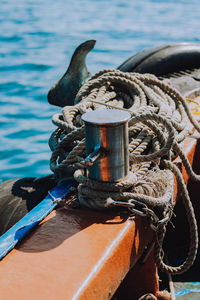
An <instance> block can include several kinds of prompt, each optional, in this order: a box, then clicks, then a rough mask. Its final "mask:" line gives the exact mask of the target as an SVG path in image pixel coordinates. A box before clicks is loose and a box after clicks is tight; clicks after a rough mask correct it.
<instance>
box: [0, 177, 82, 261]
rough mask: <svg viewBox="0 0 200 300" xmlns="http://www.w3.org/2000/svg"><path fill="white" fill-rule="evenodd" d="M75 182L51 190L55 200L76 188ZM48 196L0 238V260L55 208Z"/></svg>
mask: <svg viewBox="0 0 200 300" xmlns="http://www.w3.org/2000/svg"><path fill="white" fill-rule="evenodd" d="M76 185H77V183H76V182H75V181H68V182H65V183H62V184H60V185H58V186H56V187H54V188H53V189H52V190H51V194H52V195H53V196H54V197H55V198H63V197H65V196H67V195H68V194H69V189H70V187H72V186H76ZM56 205H57V204H56V203H55V202H54V201H53V199H52V198H51V196H50V195H47V196H46V197H45V198H44V200H42V201H41V202H40V203H39V204H38V205H37V206H36V207H34V208H33V209H32V210H31V211H30V212H28V213H27V214H26V215H25V216H24V217H23V218H22V219H21V220H19V221H18V222H17V223H16V224H15V225H14V226H13V227H11V228H10V229H9V230H8V231H7V232H5V233H4V234H3V235H2V236H1V237H0V259H2V258H3V257H4V256H5V255H6V254H7V253H8V252H9V251H10V250H12V249H13V248H14V247H15V245H16V244H17V243H18V242H19V241H20V240H22V239H23V238H24V237H25V236H26V235H27V234H28V233H29V232H30V231H31V230H32V229H33V228H34V227H35V226H36V225H37V224H38V223H39V222H41V221H42V220H43V219H44V218H45V217H46V216H47V215H48V214H49V213H50V212H51V211H52V210H53V209H54V208H55V206H56Z"/></svg>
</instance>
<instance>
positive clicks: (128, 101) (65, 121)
mask: <svg viewBox="0 0 200 300" xmlns="http://www.w3.org/2000/svg"><path fill="white" fill-rule="evenodd" d="M75 103H76V105H75V106H69V107H64V108H63V110H62V114H57V115H55V116H54V117H53V123H54V124H55V125H56V126H58V128H59V129H57V130H56V131H55V132H54V133H53V134H52V136H51V137H50V140H49V144H50V148H51V150H52V156H51V160H50V168H51V170H52V171H53V172H55V174H56V175H57V176H58V178H61V177H63V176H66V177H68V176H72V175H73V176H74V178H75V180H76V181H77V182H78V183H79V186H78V198H79V202H80V203H81V204H83V205H85V206H87V207H90V208H95V209H96V208H98V209H102V208H103V209H104V208H105V207H110V206H111V205H112V203H113V202H114V201H121V202H125V203H127V202H130V203H131V201H132V200H133V199H134V200H137V201H140V202H142V203H145V205H148V206H149V207H151V208H154V207H157V208H159V209H161V211H163V214H164V212H166V210H170V209H172V208H171V197H172V186H173V174H175V176H176V178H177V182H178V185H179V186H180V187H181V188H182V194H183V197H182V198H183V202H184V205H185V208H186V212H187V218H188V222H189V226H190V236H191V240H190V247H189V252H188V258H187V259H186V262H185V263H183V264H182V265H181V266H179V267H174V268H172V267H170V266H167V265H166V264H164V262H163V260H162V257H161V252H162V243H163V239H164V236H165V231H166V224H162V226H159V228H158V232H157V242H156V246H155V260H156V263H157V265H158V267H160V268H161V270H162V271H164V272H168V273H171V274H180V273H182V272H184V271H185V270H187V269H188V268H189V267H190V266H191V265H192V263H193V261H194V259H195V256H196V251H197V246H198V234H197V225H196V219H195V216H194V211H193V207H192V204H191V202H190V198H189V195H188V192H187V188H186V186H185V184H184V181H183V178H182V175H181V173H180V171H179V170H178V169H177V167H175V165H174V164H173V163H172V162H171V159H173V158H175V157H176V156H178V155H179V156H180V158H181V159H182V161H183V164H184V166H185V168H186V171H187V172H188V174H189V176H190V177H191V178H193V179H195V180H200V175H196V174H195V173H194V172H193V170H192V168H191V166H190V164H189V162H188V160H187V157H186V156H185V154H184V153H183V151H182V149H181V146H180V145H181V142H182V141H183V140H184V139H185V137H186V135H187V134H188V132H189V130H190V129H191V128H190V127H189V126H188V124H189V122H188V120H190V122H191V123H192V125H193V126H194V127H195V129H197V130H198V131H199V132H200V126H199V124H198V122H197V121H196V120H195V119H194V118H193V116H192V114H191V111H190V108H189V106H188V104H187V102H186V101H185V99H184V98H183V97H182V95H181V94H180V93H179V92H178V91H177V90H175V89H174V88H172V87H171V86H170V85H169V84H168V83H167V82H166V81H160V80H158V79H157V78H156V77H155V76H154V75H151V74H138V73H123V72H121V71H119V70H112V69H107V70H103V71H100V72H98V73H97V74H95V75H94V76H92V77H91V78H90V80H88V81H87V82H86V83H85V84H84V85H83V86H82V87H81V89H80V90H79V92H78V94H77V95H76V99H75ZM102 105H103V106H104V107H106V108H107V109H112V108H115V109H122V110H128V111H129V112H130V113H131V115H132V117H131V119H130V121H129V155H130V170H129V175H128V176H127V178H125V179H123V180H121V181H120V182H114V183H113V182H97V181H95V180H91V179H89V178H88V177H87V176H85V175H84V169H85V165H84V159H85V156H86V154H85V141H84V129H83V122H82V120H81V116H82V114H83V113H85V112H86V111H91V110H95V109H99V108H102ZM190 126H191V125H190ZM161 168H162V169H161Z"/></svg>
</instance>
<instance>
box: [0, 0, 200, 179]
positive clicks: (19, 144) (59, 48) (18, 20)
mask: <svg viewBox="0 0 200 300" xmlns="http://www.w3.org/2000/svg"><path fill="white" fill-rule="evenodd" d="M199 20H200V8H199V0H190V1H186V0H176V1H175V0H174V1H172V0H168V1H167V0H134V1H130V0H109V1H108V0H73V1H69V0H57V1H54V0H17V1H14V0H1V1H0V182H2V181H4V180H7V179H10V178H15V177H25V176H40V175H43V174H49V173H50V170H49V158H50V150H49V148H48V143H47V142H48V138H49V135H50V133H51V132H52V130H53V129H54V126H53V125H52V123H51V117H52V115H53V114H54V113H56V112H58V111H60V108H57V107H53V106H50V105H49V104H48V103H47V100H46V95H47V92H48V90H49V89H50V87H51V86H52V85H53V84H54V83H55V82H56V81H57V80H58V78H59V77H60V76H61V75H62V74H63V73H64V72H65V70H66V68H67V65H68V63H69V60H70V58H71V55H72V53H73V51H74V49H75V48H76V47H77V46H78V45H79V44H80V43H82V42H83V41H85V40H88V39H96V40H97V44H96V46H95V49H94V50H93V52H91V53H90V54H89V56H88V59H87V63H88V69H89V70H90V71H91V72H92V73H95V72H97V71H99V70H101V69H103V68H108V67H116V66H118V65H120V64H121V63H122V62H123V61H124V60H125V59H127V58H128V57H129V56H131V55H133V54H134V53H136V52H138V51H140V50H142V49H144V48H147V47H152V46H155V45H162V44H166V43H169V42H183V41H184V42H200V26H199Z"/></svg>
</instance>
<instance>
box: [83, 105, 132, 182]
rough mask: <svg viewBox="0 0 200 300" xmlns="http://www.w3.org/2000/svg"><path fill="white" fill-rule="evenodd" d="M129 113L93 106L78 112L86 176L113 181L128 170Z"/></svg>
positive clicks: (120, 177)
mask: <svg viewBox="0 0 200 300" xmlns="http://www.w3.org/2000/svg"><path fill="white" fill-rule="evenodd" d="M130 117H131V115H130V114H129V113H128V112H126V111H123V110H118V109H97V110H94V111H89V112H87V113H85V114H83V115H82V120H83V121H84V122H85V137H86V155H87V157H86V159H85V163H86V166H87V176H88V177H89V178H91V179H95V180H99V181H106V182H115V181H119V180H120V179H122V178H124V177H125V176H126V175H127V174H128V171H129V151H128V120H129V119H130Z"/></svg>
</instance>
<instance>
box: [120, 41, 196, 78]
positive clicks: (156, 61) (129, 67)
mask: <svg viewBox="0 0 200 300" xmlns="http://www.w3.org/2000/svg"><path fill="white" fill-rule="evenodd" d="M199 67H200V44H195V43H177V44H169V45H164V46H160V47H153V48H149V49H145V50H143V51H141V52H139V53H136V54H135V55H133V56H131V57H130V58H128V59H127V60H126V61H125V62H123V63H122V64H121V65H120V66H119V67H118V69H119V70H120V71H123V72H138V73H151V74H154V75H156V76H167V75H168V74H172V73H174V72H180V71H187V70H192V69H196V68H199Z"/></svg>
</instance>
